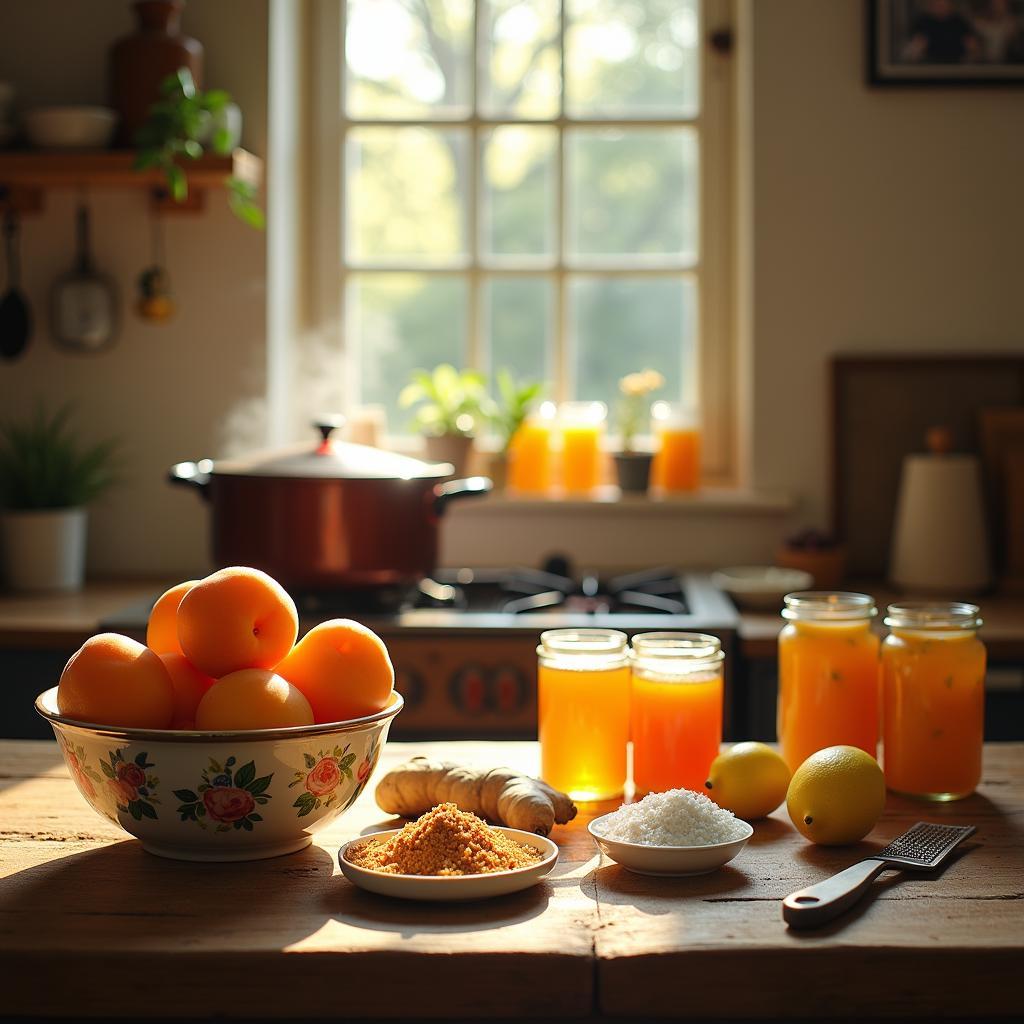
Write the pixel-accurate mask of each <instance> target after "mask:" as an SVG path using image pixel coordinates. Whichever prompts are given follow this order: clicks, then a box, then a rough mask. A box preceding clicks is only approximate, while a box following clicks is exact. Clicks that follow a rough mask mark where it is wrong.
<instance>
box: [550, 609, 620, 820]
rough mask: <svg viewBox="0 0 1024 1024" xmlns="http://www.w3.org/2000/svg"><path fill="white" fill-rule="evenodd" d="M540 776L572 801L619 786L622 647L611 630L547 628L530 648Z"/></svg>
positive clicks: (606, 795)
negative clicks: (534, 661) (533, 657)
mask: <svg viewBox="0 0 1024 1024" xmlns="http://www.w3.org/2000/svg"><path fill="white" fill-rule="evenodd" d="M537 655H538V658H539V662H540V664H539V669H538V678H537V698H538V705H539V706H538V737H539V739H540V762H541V776H542V777H543V779H544V781H545V782H547V783H549V784H550V785H552V786H554V787H555V788H556V789H560V790H562V791H563V792H565V793H568V794H569V795H570V796H571V797H572V798H573V799H574V800H608V799H611V798H612V797H617V796H621V795H622V791H623V789H624V788H625V785H626V772H627V768H626V747H627V744H628V743H629V678H630V669H629V650H628V641H627V639H626V634H625V633H620V632H619V631H618V630H617V629H549V630H547V631H546V632H544V633H541V636H540V647H538V648H537Z"/></svg>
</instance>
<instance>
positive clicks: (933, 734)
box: [882, 602, 985, 800]
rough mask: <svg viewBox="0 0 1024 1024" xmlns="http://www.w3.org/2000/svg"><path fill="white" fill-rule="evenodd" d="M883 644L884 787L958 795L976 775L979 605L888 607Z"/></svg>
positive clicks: (981, 662)
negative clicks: (886, 631) (885, 635)
mask: <svg viewBox="0 0 1024 1024" xmlns="http://www.w3.org/2000/svg"><path fill="white" fill-rule="evenodd" d="M885 624H886V625H887V626H888V627H889V629H890V633H889V636H887V637H886V638H885V642H884V643H883V644H882V723H883V728H882V752H883V766H884V768H885V782H886V785H887V786H888V787H889V788H890V789H892V790H895V791H896V792H898V793H903V794H906V795H908V796H917V797H923V798H925V799H927V800H958V799H960V798H961V797H965V796H967V795H969V794H970V793H973V792H974V790H975V788H976V787H977V785H978V782H979V781H980V780H981V750H982V743H983V741H984V737H985V645H984V644H983V643H982V642H981V641H980V640H979V639H978V638H977V636H976V635H975V630H976V629H977V628H978V627H979V626H980V625H981V618H980V617H979V615H978V606H977V605H973V604H957V603H955V604H932V603H924V602H920V603H919V602H907V603H905V604H893V605H890V606H889V609H888V614H887V615H886V618H885Z"/></svg>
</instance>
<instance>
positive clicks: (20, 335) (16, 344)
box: [0, 210, 32, 359]
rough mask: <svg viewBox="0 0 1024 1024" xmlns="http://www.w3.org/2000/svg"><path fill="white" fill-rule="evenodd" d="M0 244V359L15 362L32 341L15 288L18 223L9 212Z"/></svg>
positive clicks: (29, 318)
mask: <svg viewBox="0 0 1024 1024" xmlns="http://www.w3.org/2000/svg"><path fill="white" fill-rule="evenodd" d="M4 240H5V242H6V247H7V291H6V292H5V293H4V296H3V298H2V299H0V357H2V358H4V359H17V358H18V356H20V355H21V354H22V352H24V351H25V348H26V346H27V345H28V343H29V339H30V338H31V337H32V310H31V309H30V307H29V304H28V300H27V299H26V298H25V293H24V292H23V291H22V290H21V288H20V287H19V282H20V278H21V265H20V263H19V259H18V219H17V217H16V216H15V214H14V211H13V210H8V211H7V216H6V217H5V218H4Z"/></svg>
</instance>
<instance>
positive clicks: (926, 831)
mask: <svg viewBox="0 0 1024 1024" xmlns="http://www.w3.org/2000/svg"><path fill="white" fill-rule="evenodd" d="M976 831H977V829H976V828H975V827H974V826H973V825H936V824H934V823H933V822H930V821H919V822H918V823H917V824H916V825H915V826H914V827H913V828H909V829H907V831H906V832H904V833H903V835H901V836H897V837H896V838H895V839H894V840H893V841H892V842H891V843H890V844H889V845H888V846H887V847H885V849H884V850H879V851H878V853H876V854H875V855H874V857H872V858H871V860H884V861H888V862H889V863H890V864H892V865H894V866H899V867H904V868H913V869H915V870H917V871H933V870H934V869H935V868H937V867H938V866H939V865H940V864H941V863H942V861H943V859H944V858H945V856H946V854H948V853H949V852H950V851H951V850H953V848H954V847H956V846H958V845H959V844H960V843H962V842H963V841H964V840H965V839H966V838H967V837H968V836H971V835H974V833H975V832H976Z"/></svg>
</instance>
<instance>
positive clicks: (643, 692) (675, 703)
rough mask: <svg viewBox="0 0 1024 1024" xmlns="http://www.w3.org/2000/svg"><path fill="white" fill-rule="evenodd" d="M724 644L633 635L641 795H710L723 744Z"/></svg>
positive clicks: (636, 773)
mask: <svg viewBox="0 0 1024 1024" xmlns="http://www.w3.org/2000/svg"><path fill="white" fill-rule="evenodd" d="M724 657H725V655H724V654H723V653H722V644H721V641H720V640H719V639H718V637H715V636H710V635H708V634H707V633H640V634H638V635H637V636H635V637H633V685H632V694H633V696H632V706H631V718H630V721H631V731H632V737H633V783H634V785H635V787H636V791H637V793H638V794H640V793H658V792H663V791H664V790H666V789H680V788H682V789H695V790H698V791H700V792H703V791H704V783H705V781H706V780H707V777H708V769H709V768H710V767H711V762H712V761H713V760H714V759H715V758H716V757H717V756H718V748H719V746H720V745H721V742H722V661H723V658H724Z"/></svg>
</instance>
